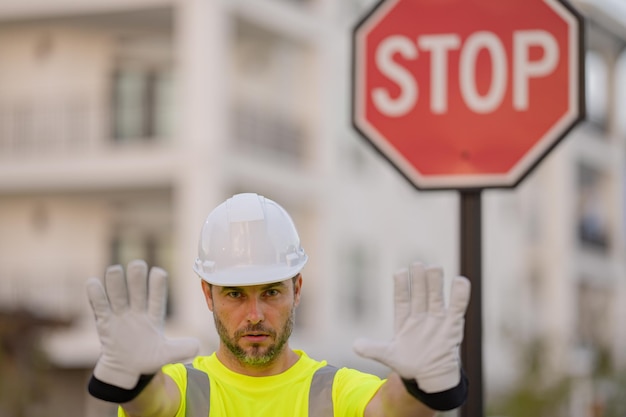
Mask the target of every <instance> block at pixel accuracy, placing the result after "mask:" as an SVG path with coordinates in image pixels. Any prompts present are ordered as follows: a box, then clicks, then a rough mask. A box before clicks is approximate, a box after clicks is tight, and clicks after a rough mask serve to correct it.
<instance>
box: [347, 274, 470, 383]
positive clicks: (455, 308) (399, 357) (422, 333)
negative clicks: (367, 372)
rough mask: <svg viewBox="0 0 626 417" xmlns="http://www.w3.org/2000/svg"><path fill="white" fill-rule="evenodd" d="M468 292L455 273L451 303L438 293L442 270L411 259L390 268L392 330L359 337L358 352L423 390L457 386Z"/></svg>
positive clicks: (465, 283)
mask: <svg viewBox="0 0 626 417" xmlns="http://www.w3.org/2000/svg"><path fill="white" fill-rule="evenodd" d="M469 298H470V282H469V280H468V279H467V278H464V277H456V278H455V279H454V280H453V282H452V288H451V293H450V303H449V306H448V307H447V308H446V306H445V303H444V295H443V270H442V269H441V268H434V267H433V268H427V269H425V268H424V266H423V265H422V264H420V263H414V264H412V265H411V267H410V271H408V270H406V269H403V270H401V271H398V272H396V274H394V304H395V307H394V336H393V339H392V340H391V341H390V342H375V341H371V340H366V339H359V340H357V341H356V342H355V343H354V350H355V351H356V353H357V354H359V355H361V356H363V357H366V358H369V359H374V360H376V361H378V362H380V363H382V364H384V365H386V366H388V367H389V368H391V369H393V370H394V371H395V372H397V373H398V374H399V375H400V376H401V377H402V378H405V379H415V380H416V381H417V384H418V385H419V388H420V389H421V390H422V391H424V392H426V393H433V392H441V391H445V390H448V389H450V388H454V387H456V386H457V385H458V384H459V382H460V378H461V373H460V372H461V364H460V360H459V352H458V350H459V345H460V344H461V342H462V340H463V326H464V322H465V319H464V315H465V310H466V309H467V305H468V303H469Z"/></svg>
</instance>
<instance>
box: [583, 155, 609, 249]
mask: <svg viewBox="0 0 626 417" xmlns="http://www.w3.org/2000/svg"><path fill="white" fill-rule="evenodd" d="M604 187H606V178H605V176H604V175H603V174H602V172H600V171H599V170H598V169H596V168H593V167H591V166H588V165H586V164H580V165H579V168H578V189H579V191H578V192H579V196H578V237H579V239H580V242H581V243H582V244H583V245H584V246H587V247H592V248H597V249H601V250H603V251H606V249H607V248H608V245H609V207H610V205H609V202H608V201H607V198H608V194H607V192H606V190H604Z"/></svg>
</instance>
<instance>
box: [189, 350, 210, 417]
mask: <svg viewBox="0 0 626 417" xmlns="http://www.w3.org/2000/svg"><path fill="white" fill-rule="evenodd" d="M185 368H187V395H186V398H185V401H186V408H185V409H186V411H185V417H209V412H210V411H211V410H210V408H209V407H210V398H211V383H210V381H209V375H207V373H206V372H203V371H201V370H199V369H196V368H194V367H193V365H192V364H190V363H189V364H186V365H185Z"/></svg>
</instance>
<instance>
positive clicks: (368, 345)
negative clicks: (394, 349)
mask: <svg viewBox="0 0 626 417" xmlns="http://www.w3.org/2000/svg"><path fill="white" fill-rule="evenodd" d="M388 346H389V343H387V342H381V341H376V340H371V339H365V338H360V339H357V340H355V341H354V344H353V345H352V349H353V350H354V351H355V352H356V354H357V355H359V356H362V357H364V358H368V359H373V360H375V361H377V362H380V363H383V364H386V363H387V362H386V360H387V358H388V356H389V353H388Z"/></svg>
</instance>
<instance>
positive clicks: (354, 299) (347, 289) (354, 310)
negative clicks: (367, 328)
mask: <svg viewBox="0 0 626 417" xmlns="http://www.w3.org/2000/svg"><path fill="white" fill-rule="evenodd" d="M345 255H346V256H345V257H343V258H342V273H341V281H342V284H343V285H342V291H341V300H342V302H341V303H340V305H341V306H342V308H343V309H344V310H343V316H344V317H346V318H347V319H349V320H350V321H354V322H363V321H366V320H368V319H369V318H371V317H373V316H375V315H376V314H375V313H376V312H375V309H376V307H377V304H376V303H375V302H373V300H372V290H373V288H372V285H373V283H374V277H373V276H372V271H374V270H375V268H374V265H373V262H374V257H373V256H372V254H371V253H370V252H369V251H368V250H367V248H365V247H364V246H362V245H353V246H351V247H350V248H349V249H346V252H345Z"/></svg>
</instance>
